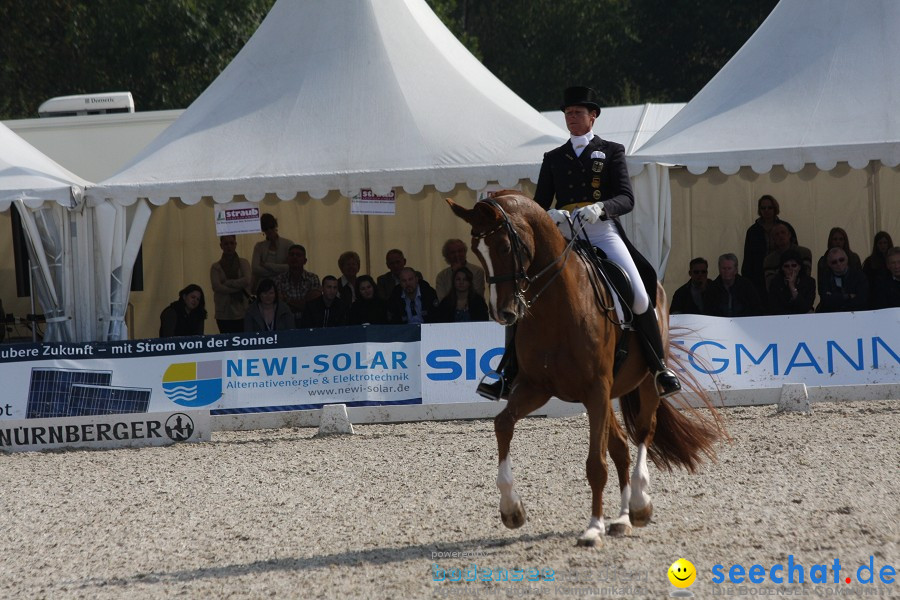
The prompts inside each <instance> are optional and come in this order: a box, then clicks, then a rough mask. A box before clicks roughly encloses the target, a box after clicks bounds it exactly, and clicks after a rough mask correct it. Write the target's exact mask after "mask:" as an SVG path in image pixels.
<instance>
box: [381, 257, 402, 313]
mask: <svg viewBox="0 0 900 600" xmlns="http://www.w3.org/2000/svg"><path fill="white" fill-rule="evenodd" d="M384 262H385V263H386V264H387V268H388V272H387V273H385V274H384V275H380V276H379V277H378V284H377V286H376V288H377V290H378V297H379V298H381V299H382V300H384V301H387V300H389V299H390V297H391V294H393V293H394V288H396V287H397V286H399V285H400V271H402V270H403V267H405V266H406V257H404V256H403V251H402V250H397V249H396V248H394V249H393V250H388V252H387V254H386V255H385V257H384Z"/></svg>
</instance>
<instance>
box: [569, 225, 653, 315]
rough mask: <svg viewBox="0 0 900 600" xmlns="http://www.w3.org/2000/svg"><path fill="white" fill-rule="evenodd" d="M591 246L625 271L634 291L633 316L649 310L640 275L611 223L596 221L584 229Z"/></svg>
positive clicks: (645, 291) (648, 301) (648, 302)
mask: <svg viewBox="0 0 900 600" xmlns="http://www.w3.org/2000/svg"><path fill="white" fill-rule="evenodd" d="M584 232H585V233H586V234H587V236H588V239H589V240H590V242H591V244H593V245H594V246H596V247H597V248H600V249H601V250H603V251H604V252H605V253H606V256H607V257H608V258H609V259H610V260H611V261H613V262H614V263H616V264H617V265H619V266H621V267H622V268H623V269H625V272H626V273H628V279H630V280H631V289H632V290H633V291H634V302H633V303H632V305H631V310H633V311H634V314H636V315H640V314H643V313H644V312H646V311H647V309H648V308H650V298H649V297H648V296H647V290H646V289H645V288H644V283H643V281H642V280H641V274H640V272H639V271H638V269H637V265H635V264H634V260H633V259H632V258H631V254H630V253H629V252H628V247H627V246H626V245H625V242H624V240H622V236H621V235H619V231H618V230H617V229H616V224H615V223H614V222H613V221H597V222H596V223H590V224H587V225H586V226H585V228H584Z"/></svg>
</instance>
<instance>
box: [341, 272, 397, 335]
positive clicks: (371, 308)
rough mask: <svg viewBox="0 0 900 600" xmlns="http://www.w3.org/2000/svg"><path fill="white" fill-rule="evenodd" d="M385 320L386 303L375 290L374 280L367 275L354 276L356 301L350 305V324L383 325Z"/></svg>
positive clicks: (386, 315)
mask: <svg viewBox="0 0 900 600" xmlns="http://www.w3.org/2000/svg"><path fill="white" fill-rule="evenodd" d="M387 322H388V310H387V303H386V302H385V301H384V300H382V299H381V298H379V297H378V294H377V293H376V292H375V280H374V279H372V278H371V277H370V276H369V275H360V276H359V277H357V278H356V302H354V303H353V305H352V306H351V307H350V324H351V325H365V324H370V325H384V324H386V323H387Z"/></svg>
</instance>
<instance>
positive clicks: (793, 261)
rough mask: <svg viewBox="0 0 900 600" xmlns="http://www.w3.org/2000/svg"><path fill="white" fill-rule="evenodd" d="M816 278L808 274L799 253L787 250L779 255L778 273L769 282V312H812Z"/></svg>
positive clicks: (787, 313)
mask: <svg viewBox="0 0 900 600" xmlns="http://www.w3.org/2000/svg"><path fill="white" fill-rule="evenodd" d="M815 301H816V280H815V279H813V278H812V277H810V276H809V273H808V272H807V270H806V265H805V264H804V263H803V259H802V258H801V257H800V254H799V253H798V252H796V251H794V250H787V251H785V252H784V254H782V255H781V262H780V265H779V267H778V274H777V275H775V276H774V277H772V280H771V281H770V282H769V313H770V314H773V315H800V314H804V313H808V312H812V307H813V303H814V302H815Z"/></svg>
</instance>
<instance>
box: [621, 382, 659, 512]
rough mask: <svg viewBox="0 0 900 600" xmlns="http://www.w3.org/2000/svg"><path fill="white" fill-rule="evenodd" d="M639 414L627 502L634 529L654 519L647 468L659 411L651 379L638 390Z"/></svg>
mask: <svg viewBox="0 0 900 600" xmlns="http://www.w3.org/2000/svg"><path fill="white" fill-rule="evenodd" d="M637 394H638V396H639V397H640V404H641V406H640V412H639V413H638V418H637V419H636V421H635V430H634V432H635V436H634V438H635V440H636V441H637V456H636V457H635V461H634V471H633V472H632V474H631V498H630V500H629V501H628V513H629V517H630V518H631V523H632V525H634V526H635V527H644V526H646V525H647V524H648V523H650V518H651V517H652V515H653V502H651V501H650V470H649V469H648V468H647V448H648V447H649V446H650V444H652V443H653V434H654V433H655V432H656V409H657V408H658V407H659V402H660V400H659V393H658V392H657V390H656V384H655V383H654V382H653V379H652V378H651V377H647V378H646V379H644V381H642V382H641V385H640V386H639V387H638V390H637Z"/></svg>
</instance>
